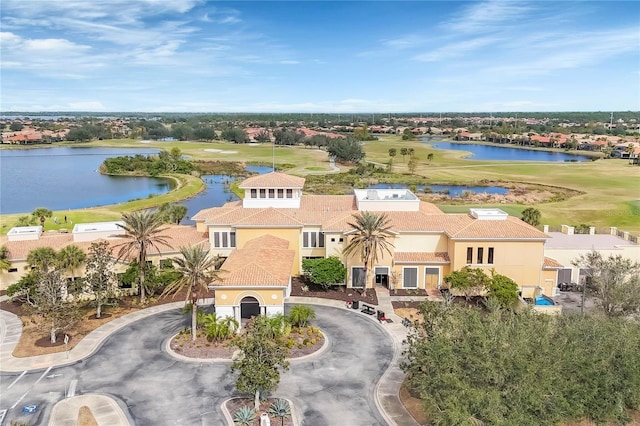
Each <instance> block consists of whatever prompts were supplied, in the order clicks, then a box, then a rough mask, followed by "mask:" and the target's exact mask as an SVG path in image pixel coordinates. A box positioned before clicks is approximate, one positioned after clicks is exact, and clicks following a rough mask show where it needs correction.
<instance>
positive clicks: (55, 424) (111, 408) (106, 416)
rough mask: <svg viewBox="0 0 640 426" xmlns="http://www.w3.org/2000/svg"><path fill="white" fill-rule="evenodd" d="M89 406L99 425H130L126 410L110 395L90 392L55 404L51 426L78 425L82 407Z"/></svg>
mask: <svg viewBox="0 0 640 426" xmlns="http://www.w3.org/2000/svg"><path fill="white" fill-rule="evenodd" d="M83 406H86V407H89V409H90V410H91V414H93V417H94V419H95V420H96V422H97V423H98V426H129V425H130V424H131V423H130V422H129V419H127V416H126V415H125V413H124V411H123V410H122V409H121V408H120V407H119V406H118V404H117V403H116V402H115V401H114V400H113V399H112V398H110V397H108V396H105V395H97V394H88V395H81V396H74V397H71V398H67V399H63V400H62V401H60V402H58V403H57V404H56V405H54V406H53V410H51V417H49V426H76V425H77V422H78V413H79V411H80V407H83Z"/></svg>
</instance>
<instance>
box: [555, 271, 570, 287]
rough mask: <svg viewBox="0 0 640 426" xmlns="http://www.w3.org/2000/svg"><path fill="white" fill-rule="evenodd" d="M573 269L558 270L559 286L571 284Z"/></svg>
mask: <svg viewBox="0 0 640 426" xmlns="http://www.w3.org/2000/svg"><path fill="white" fill-rule="evenodd" d="M571 272H572V271H571V268H565V269H560V270H558V284H568V283H570V282H571Z"/></svg>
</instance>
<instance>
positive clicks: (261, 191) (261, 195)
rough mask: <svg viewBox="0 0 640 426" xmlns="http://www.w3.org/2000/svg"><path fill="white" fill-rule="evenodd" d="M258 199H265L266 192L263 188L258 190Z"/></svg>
mask: <svg viewBox="0 0 640 426" xmlns="http://www.w3.org/2000/svg"><path fill="white" fill-rule="evenodd" d="M260 198H267V190H266V189H264V188H261V189H260Z"/></svg>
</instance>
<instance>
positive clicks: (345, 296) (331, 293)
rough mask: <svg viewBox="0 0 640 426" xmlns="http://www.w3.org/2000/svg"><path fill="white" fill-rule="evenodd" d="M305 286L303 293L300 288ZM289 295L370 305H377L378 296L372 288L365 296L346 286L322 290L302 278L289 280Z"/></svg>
mask: <svg viewBox="0 0 640 426" xmlns="http://www.w3.org/2000/svg"><path fill="white" fill-rule="evenodd" d="M303 286H307V287H308V288H309V290H308V291H303V290H302V287H303ZM291 295H292V296H302V297H319V298H321V299H332V300H342V301H344V302H352V301H354V300H357V301H359V302H361V303H366V304H370V305H377V304H378V296H376V291H375V290H374V289H372V288H369V289H367V295H366V296H364V295H362V294H361V291H360V290H359V289H355V288H347V287H346V286H340V287H337V288H335V287H331V288H329V289H328V290H325V289H323V288H322V287H321V286H319V285H316V284H313V283H310V282H308V281H306V280H305V279H304V278H297V277H293V278H291Z"/></svg>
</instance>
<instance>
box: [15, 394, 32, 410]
mask: <svg viewBox="0 0 640 426" xmlns="http://www.w3.org/2000/svg"><path fill="white" fill-rule="evenodd" d="M28 393H29V391H26V392H25V393H23V394H22V396H21V397H20V398H18V400H17V401H16V403H15V404H13V405H12V406H11V409H12V410H13V409H14V408H16V405H18V404H20V401H22V400H23V399H24V397H25V396H27V394H28Z"/></svg>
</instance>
